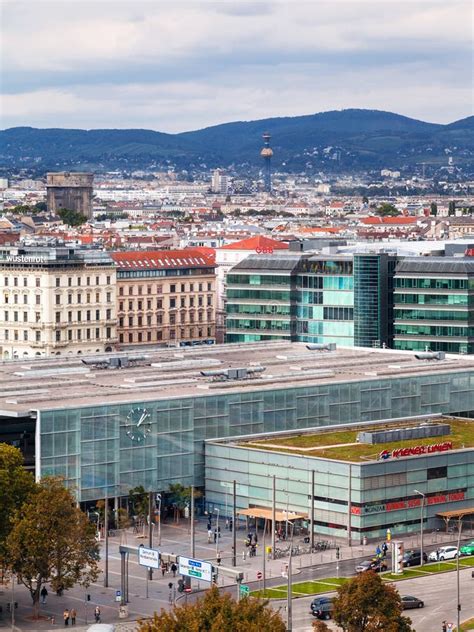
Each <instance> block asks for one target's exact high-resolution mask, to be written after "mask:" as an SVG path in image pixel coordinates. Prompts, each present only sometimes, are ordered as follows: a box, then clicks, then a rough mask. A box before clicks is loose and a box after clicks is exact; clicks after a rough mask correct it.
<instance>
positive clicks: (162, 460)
mask: <svg viewBox="0 0 474 632" xmlns="http://www.w3.org/2000/svg"><path fill="white" fill-rule="evenodd" d="M137 407H139V408H143V409H145V410H146V411H147V413H148V414H149V420H150V432H149V434H148V435H147V436H146V438H145V439H144V440H143V442H141V443H137V441H133V440H132V439H131V438H130V434H129V432H128V430H129V425H130V422H129V415H130V412H131V410H132V409H134V408H137ZM469 411H471V412H469ZM473 411H474V375H473V374H472V373H471V372H470V371H468V370H466V371H465V372H456V373H445V374H443V373H439V372H438V373H437V374H436V375H428V376H412V377H409V378H397V379H395V378H390V379H389V378H387V379H366V380H362V381H354V382H349V383H326V384H321V385H319V386H307V387H304V386H299V387H296V386H292V387H289V388H279V387H278V385H276V384H273V385H272V386H271V387H268V388H265V387H263V386H262V387H261V389H260V390H252V391H245V389H243V390H242V391H240V390H238V391H237V392H236V391H233V392H229V393H225V394H219V395H202V396H195V397H183V398H173V399H160V400H155V401H140V400H135V401H132V402H130V403H129V404H120V405H116V404H110V405H107V404H103V405H102V406H95V407H83V408H70V409H69V408H67V407H65V408H64V409H57V410H42V411H40V412H39V413H38V422H37V424H38V425H37V433H38V438H39V446H38V448H37V459H36V465H37V473H38V475H47V474H56V475H60V476H64V477H65V479H66V480H67V482H68V484H69V485H71V486H74V487H75V488H76V489H77V491H78V497H79V500H82V501H86V500H95V499H97V498H103V497H104V495H105V490H106V489H107V491H108V494H109V496H120V495H126V494H127V493H128V490H129V489H130V488H132V487H135V486H136V485H143V486H144V487H145V488H146V489H150V490H155V491H161V490H165V489H167V488H168V485H169V483H170V482H181V483H183V484H184V485H190V484H195V485H199V486H202V485H203V484H204V441H205V440H206V439H215V438H218V437H230V436H240V435H248V434H254V433H269V432H274V431H279V430H294V429H304V428H311V427H318V426H330V425H331V424H340V423H347V422H353V423H357V422H360V421H370V420H377V419H389V418H395V417H406V416H409V415H422V414H427V413H458V414H463V415H464V416H474V412H473Z"/></svg>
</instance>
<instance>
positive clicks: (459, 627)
mask: <svg viewBox="0 0 474 632" xmlns="http://www.w3.org/2000/svg"><path fill="white" fill-rule="evenodd" d="M462 518H463V517H462V516H458V553H457V555H456V594H457V601H458V603H457V627H456V630H460V629H461V592H460V587H459V549H460V546H461V531H462Z"/></svg>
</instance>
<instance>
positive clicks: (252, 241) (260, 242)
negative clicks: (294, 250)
mask: <svg viewBox="0 0 474 632" xmlns="http://www.w3.org/2000/svg"><path fill="white" fill-rule="evenodd" d="M257 248H259V249H261V248H265V249H268V248H270V249H272V250H288V244H285V243H283V242H282V241H277V240H276V239H270V238H269V237H263V236H262V235H258V237H249V238H248V239H243V240H242V241H235V242H234V243H233V244H227V246H222V248H221V250H257Z"/></svg>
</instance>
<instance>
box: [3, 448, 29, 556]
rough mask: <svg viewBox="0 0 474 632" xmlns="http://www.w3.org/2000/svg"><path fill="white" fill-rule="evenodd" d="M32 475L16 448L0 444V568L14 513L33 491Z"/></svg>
mask: <svg viewBox="0 0 474 632" xmlns="http://www.w3.org/2000/svg"><path fill="white" fill-rule="evenodd" d="M34 486H35V481H34V478H33V475H32V474H30V472H27V471H26V470H25V469H24V468H23V455H22V453H21V452H20V450H19V449H18V448H14V447H13V446H10V445H7V444H6V443H0V566H4V564H5V553H6V547H5V544H6V539H7V537H8V535H9V533H10V531H11V529H12V527H13V517H14V515H15V511H16V510H17V509H19V508H20V507H21V506H22V505H23V503H24V502H25V500H26V499H27V497H28V496H29V494H31V492H32V490H33V489H34Z"/></svg>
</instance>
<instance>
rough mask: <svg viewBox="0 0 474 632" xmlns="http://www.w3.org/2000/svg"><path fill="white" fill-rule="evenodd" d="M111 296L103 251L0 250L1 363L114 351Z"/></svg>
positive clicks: (112, 280) (110, 270) (112, 281)
mask: <svg viewBox="0 0 474 632" xmlns="http://www.w3.org/2000/svg"><path fill="white" fill-rule="evenodd" d="M115 292H116V272H115V266H114V263H113V261H112V259H111V258H110V257H109V256H108V255H107V254H106V253H104V252H98V251H87V250H74V249H70V248H66V247H55V248H44V247H43V248H42V247H15V248H14V247H11V248H2V249H0V358H2V359H15V358H17V359H20V358H27V357H29V358H33V357H40V356H52V355H71V354H82V353H84V354H86V353H103V352H106V351H112V350H113V348H114V345H115V343H116V342H117V331H116V324H117V316H116V297H115Z"/></svg>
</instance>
